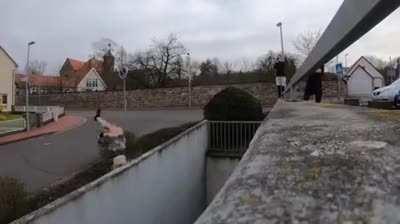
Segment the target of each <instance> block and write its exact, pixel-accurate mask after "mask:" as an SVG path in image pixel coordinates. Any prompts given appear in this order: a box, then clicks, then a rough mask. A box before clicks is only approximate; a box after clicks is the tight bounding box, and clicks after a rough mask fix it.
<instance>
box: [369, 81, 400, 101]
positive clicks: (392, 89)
mask: <svg viewBox="0 0 400 224" xmlns="http://www.w3.org/2000/svg"><path fill="white" fill-rule="evenodd" d="M371 98H372V101H375V102H391V103H393V104H394V105H395V106H396V107H397V108H400V79H398V80H396V81H395V82H393V83H392V84H391V85H389V86H385V87H382V88H379V89H376V90H374V91H373V92H372V94H371Z"/></svg>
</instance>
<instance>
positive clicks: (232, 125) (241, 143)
mask: <svg viewBox="0 0 400 224" xmlns="http://www.w3.org/2000/svg"><path fill="white" fill-rule="evenodd" d="M261 123H262V121H208V135H209V136H208V152H209V153H217V154H221V155H228V156H242V155H243V154H244V153H245V152H246V150H247V148H248V147H249V144H250V142H251V140H252V139H253V137H254V134H255V133H256V131H257V129H258V127H259V126H260V124H261Z"/></svg>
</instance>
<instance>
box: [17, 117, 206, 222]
mask: <svg viewBox="0 0 400 224" xmlns="http://www.w3.org/2000/svg"><path fill="white" fill-rule="evenodd" d="M206 149H207V125H205V122H203V123H202V124H199V125H197V126H195V127H193V128H191V129H189V130H187V131H186V132H184V133H182V134H181V135H179V136H177V137H176V138H174V139H172V140H170V141H169V142H167V143H165V144H163V145H161V146H159V147H157V148H155V149H153V150H152V151H151V152H149V153H147V154H145V155H144V156H142V157H141V158H139V159H138V160H135V161H133V162H132V163H130V164H128V165H127V166H125V167H122V168H120V169H117V170H114V171H113V172H111V173H109V174H107V175H106V176H104V177H102V178H101V179H99V180H97V181H96V182H93V183H91V184H89V185H87V186H85V187H83V188H82V189H79V190H77V191H75V192H73V193H71V194H70V195H68V196H66V197H64V198H62V199H59V200H58V201H56V202H54V203H53V204H50V205H49V206H46V207H45V208H42V209H41V210H39V211H36V212H34V213H33V214H30V215H28V216H26V217H24V218H22V219H21V220H17V221H16V222H15V223H38V224H39V223H40V224H52V223H57V224H71V223H80V224H86V223H87V224H93V223H96V224H103V223H104V224H110V223H113V224H127V223H140V224H151V223H154V224H158V223H163V224H186V223H187V224H189V223H193V222H194V221H195V220H196V218H197V217H198V216H199V215H200V214H201V212H202V211H203V209H204V208H205V206H206V184H205V183H206V173H205V172H206V167H205V165H206V161H205V158H206V156H205V155H206Z"/></svg>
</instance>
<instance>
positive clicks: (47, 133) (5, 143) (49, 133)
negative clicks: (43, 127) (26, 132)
mask: <svg viewBox="0 0 400 224" xmlns="http://www.w3.org/2000/svg"><path fill="white" fill-rule="evenodd" d="M55 133H57V131H51V132H45V133H41V134H37V135H32V136H27V137H24V138H20V139H16V140H10V141H6V142H0V145H8V144H11V143H16V142H21V141H25V140H29V139H32V138H39V137H42V136H45V135H52V134H55Z"/></svg>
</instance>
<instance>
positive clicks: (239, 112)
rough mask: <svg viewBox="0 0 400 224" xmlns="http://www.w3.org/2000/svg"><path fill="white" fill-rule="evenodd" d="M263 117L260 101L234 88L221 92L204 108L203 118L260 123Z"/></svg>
mask: <svg viewBox="0 0 400 224" xmlns="http://www.w3.org/2000/svg"><path fill="white" fill-rule="evenodd" d="M264 117H265V116H264V114H263V111H262V106H261V103H260V101H259V100H258V99H257V98H255V97H254V96H252V95H251V94H249V93H247V92H246V91H243V90H241V89H238V88H234V87H229V88H226V89H225V90H223V91H221V92H220V93H218V94H217V95H215V96H214V97H213V99H211V101H210V102H209V103H208V104H207V105H206V106H205V107H204V118H205V119H207V120H211V121H260V120H263V119H264Z"/></svg>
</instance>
